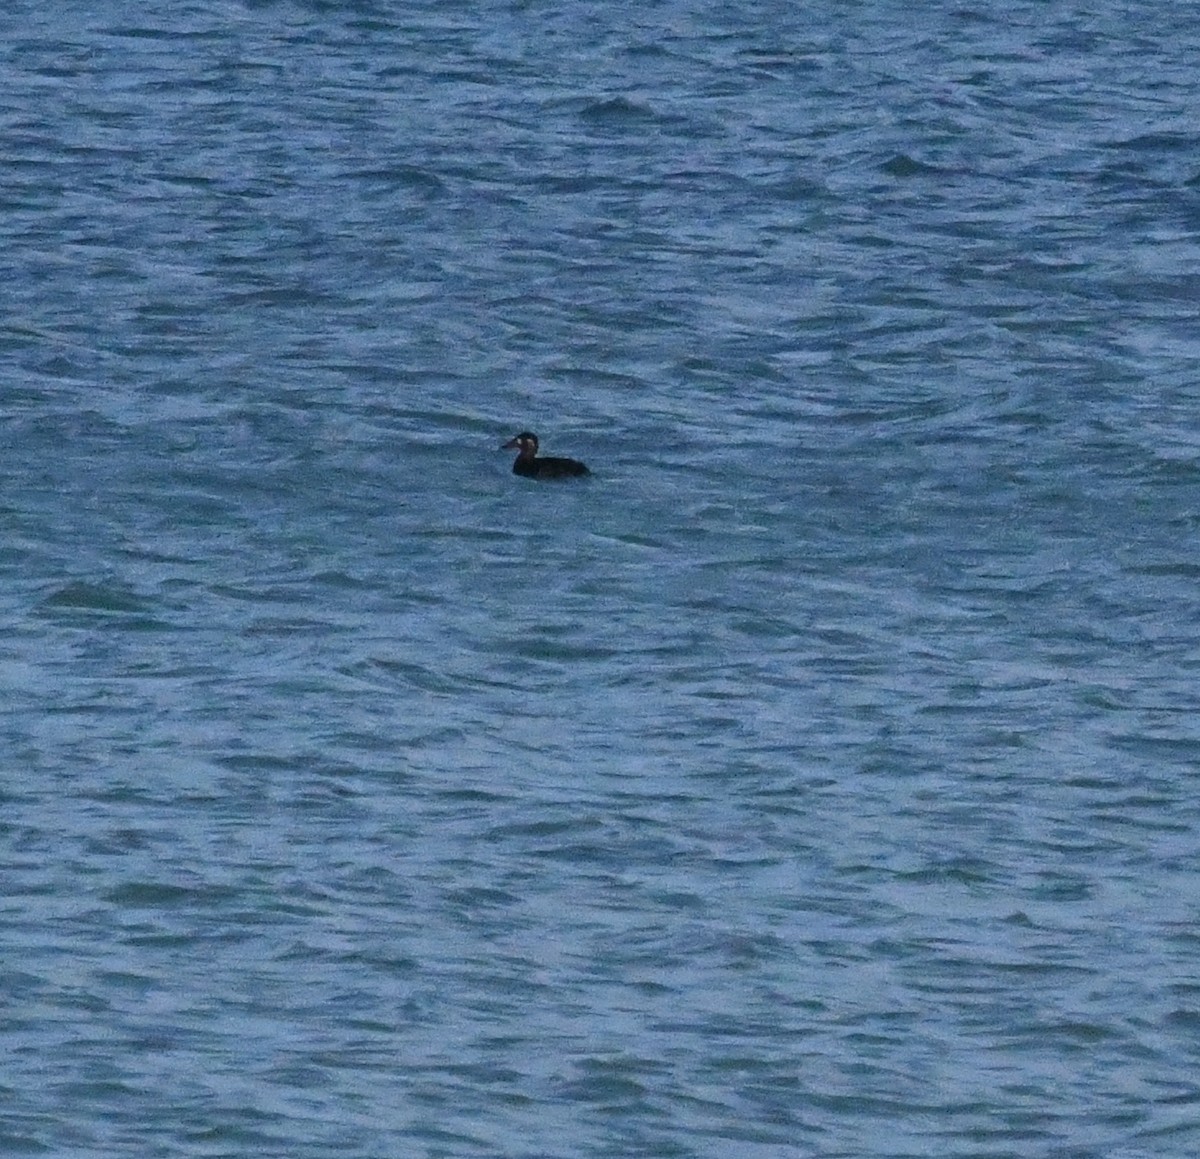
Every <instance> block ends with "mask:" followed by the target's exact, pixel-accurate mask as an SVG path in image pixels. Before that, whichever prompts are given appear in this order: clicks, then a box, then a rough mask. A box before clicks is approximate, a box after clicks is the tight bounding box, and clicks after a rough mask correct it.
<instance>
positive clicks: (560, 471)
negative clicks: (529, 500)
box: [500, 431, 591, 479]
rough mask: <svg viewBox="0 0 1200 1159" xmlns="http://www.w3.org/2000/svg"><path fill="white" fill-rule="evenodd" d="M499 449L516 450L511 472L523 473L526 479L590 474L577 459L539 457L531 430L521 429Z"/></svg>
mask: <svg viewBox="0 0 1200 1159" xmlns="http://www.w3.org/2000/svg"><path fill="white" fill-rule="evenodd" d="M500 449H501V450H502V451H516V452H517V460H516V462H515V463H513V474H514V475H523V476H524V477H525V478H526V479H571V478H575V477H577V476H580V475H590V474H591V471H589V470H588V469H587V467H586V466H584V464H583V463H581V462H580V461H579V460H578V459H564V458H557V457H555V456H553V455H547V456H546V457H545V458H542V459H539V458H538V437H537V435H535V434H533V433H532V432H531V431H522V432H521V433H520V434H519V435H517V436H515V437H514V438H511V439H509V441H508V442H507V443H505V444H504V446H502V447H501V448H500Z"/></svg>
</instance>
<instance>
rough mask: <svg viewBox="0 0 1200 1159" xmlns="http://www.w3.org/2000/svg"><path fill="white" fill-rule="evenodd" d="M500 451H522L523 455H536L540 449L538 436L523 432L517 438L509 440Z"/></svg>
mask: <svg viewBox="0 0 1200 1159" xmlns="http://www.w3.org/2000/svg"><path fill="white" fill-rule="evenodd" d="M500 449H501V450H502V451H520V452H521V454H522V455H536V454H537V449H538V440H537V435H535V434H533V433H531V432H530V431H522V432H521V433H520V434H519V435H517V436H516V437H515V438H512V439H509V440H508V442H507V443H505V444H504V446H502V447H501V448H500Z"/></svg>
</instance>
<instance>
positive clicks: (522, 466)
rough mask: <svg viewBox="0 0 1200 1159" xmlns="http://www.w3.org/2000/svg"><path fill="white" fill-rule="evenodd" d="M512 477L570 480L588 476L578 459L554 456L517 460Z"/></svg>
mask: <svg viewBox="0 0 1200 1159" xmlns="http://www.w3.org/2000/svg"><path fill="white" fill-rule="evenodd" d="M513 474H514V475H524V476H525V477H526V478H529V479H570V478H576V477H578V476H580V475H590V474H591V471H589V470H588V469H587V467H585V466H584V465H583V464H582V463H581V462H580V461H579V460H578V459H564V458H559V457H558V456H555V455H547V456H546V457H545V458H541V459H539V458H530V459H526V460H525V461H524V462H522V460H521V459H518V460H517V461H516V462H515V463H514V464H513Z"/></svg>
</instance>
